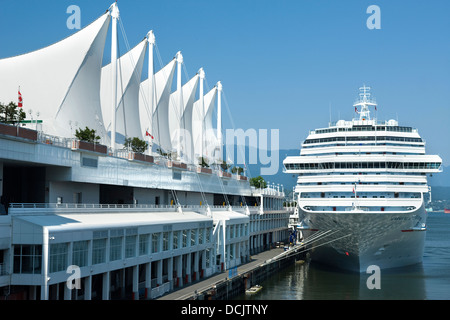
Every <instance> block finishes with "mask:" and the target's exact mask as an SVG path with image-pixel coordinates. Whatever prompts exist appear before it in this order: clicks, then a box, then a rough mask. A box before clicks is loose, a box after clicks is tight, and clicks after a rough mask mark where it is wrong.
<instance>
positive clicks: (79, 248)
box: [72, 241, 88, 267]
mask: <svg viewBox="0 0 450 320" xmlns="http://www.w3.org/2000/svg"><path fill="white" fill-rule="evenodd" d="M87 258H88V242H87V241H76V242H74V243H73V248H72V264H73V265H76V266H79V267H84V266H87V265H88V261H87Z"/></svg>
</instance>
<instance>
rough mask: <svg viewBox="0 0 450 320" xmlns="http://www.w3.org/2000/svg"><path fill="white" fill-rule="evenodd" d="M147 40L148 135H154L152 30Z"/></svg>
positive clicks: (154, 101)
mask: <svg viewBox="0 0 450 320" xmlns="http://www.w3.org/2000/svg"><path fill="white" fill-rule="evenodd" d="M147 39H148V88H147V90H148V103H149V105H150V125H151V127H150V128H149V130H150V134H151V135H154V134H155V133H154V132H153V113H154V112H155V108H156V94H154V93H155V81H154V80H155V73H154V69H153V68H154V66H153V64H154V63H153V47H154V46H155V35H154V33H153V30H150V31H149V32H148V33H147ZM151 151H152V148H151V146H150V148H149V152H150V154H151Z"/></svg>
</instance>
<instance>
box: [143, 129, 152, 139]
mask: <svg viewBox="0 0 450 320" xmlns="http://www.w3.org/2000/svg"><path fill="white" fill-rule="evenodd" d="M145 136H146V137H150V138H152V139H154V138H153V136H152V135H151V134H150V133H149V132H148V130H145Z"/></svg>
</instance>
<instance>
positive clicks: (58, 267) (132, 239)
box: [13, 228, 242, 274]
mask: <svg viewBox="0 0 450 320" xmlns="http://www.w3.org/2000/svg"><path fill="white" fill-rule="evenodd" d="M198 230H200V232H198ZM241 230H242V229H241V228H238V230H237V234H240V233H241V232H242V231H241ZM197 233H198V234H197ZM233 234H234V233H233ZM188 236H190V237H188ZM197 236H198V241H197ZM211 238H212V228H206V229H191V230H183V231H174V232H162V233H153V234H141V235H137V234H136V235H127V236H125V237H123V236H114V237H111V238H109V261H116V260H120V259H123V258H132V257H135V256H136V255H138V256H142V255H146V254H150V253H157V252H160V251H168V250H172V248H173V249H178V248H185V247H188V246H194V245H196V244H204V243H210V242H211ZM137 241H138V242H137ZM107 242H108V238H100V239H93V240H92V264H99V263H105V262H107V261H106V252H107V244H108V243H107ZM88 245H89V241H88V240H83V241H75V242H73V247H72V264H74V265H77V266H79V267H84V266H87V265H88V252H89V249H88ZM123 247H124V251H123V250H122V249H123ZM136 251H137V252H136ZM68 254H69V243H55V244H51V245H50V252H49V259H50V260H49V272H50V273H51V272H58V271H64V270H66V268H67V266H68ZM123 254H124V255H125V257H123ZM41 268H42V246H41V245H15V246H14V267H13V270H14V273H27V274H40V273H41Z"/></svg>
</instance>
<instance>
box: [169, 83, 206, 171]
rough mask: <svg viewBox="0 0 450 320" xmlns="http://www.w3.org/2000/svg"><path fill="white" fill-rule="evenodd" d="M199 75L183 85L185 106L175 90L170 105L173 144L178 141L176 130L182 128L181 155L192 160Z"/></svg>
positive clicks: (189, 160) (170, 127) (187, 159)
mask: <svg viewBox="0 0 450 320" xmlns="http://www.w3.org/2000/svg"><path fill="white" fill-rule="evenodd" d="M198 80H199V75H198V74H196V75H195V76H194V77H193V78H192V79H191V80H189V81H188V82H187V83H186V84H184V85H183V87H182V91H183V106H182V107H181V108H180V106H179V104H180V103H179V101H180V100H179V92H178V90H177V91H175V92H174V93H172V94H171V95H170V105H169V129H170V134H171V140H172V145H173V147H174V148H176V145H174V142H176V141H177V136H176V132H177V130H181V131H182V133H181V137H182V138H181V141H180V144H181V145H180V150H181V153H182V154H181V156H182V157H183V158H184V159H185V160H186V161H187V162H191V160H192V159H193V155H194V145H193V140H192V110H193V107H194V100H195V92H196V90H197V86H198Z"/></svg>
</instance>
